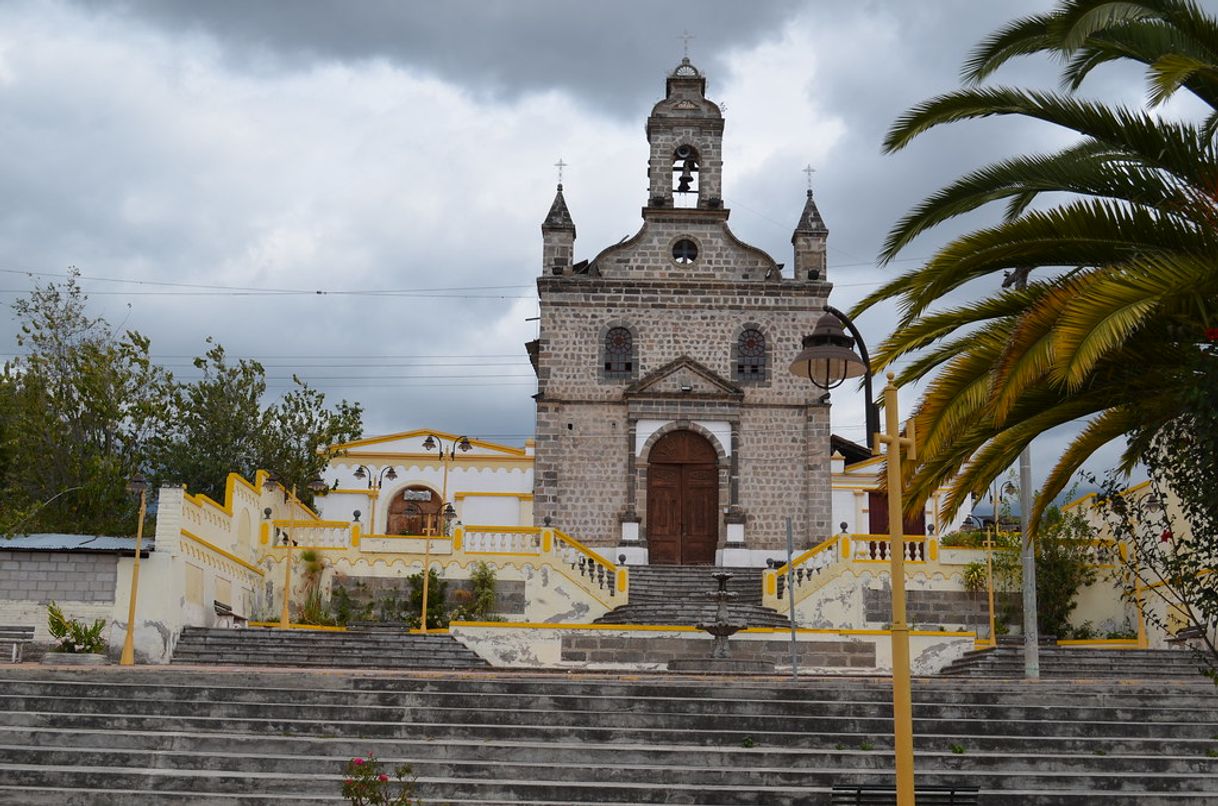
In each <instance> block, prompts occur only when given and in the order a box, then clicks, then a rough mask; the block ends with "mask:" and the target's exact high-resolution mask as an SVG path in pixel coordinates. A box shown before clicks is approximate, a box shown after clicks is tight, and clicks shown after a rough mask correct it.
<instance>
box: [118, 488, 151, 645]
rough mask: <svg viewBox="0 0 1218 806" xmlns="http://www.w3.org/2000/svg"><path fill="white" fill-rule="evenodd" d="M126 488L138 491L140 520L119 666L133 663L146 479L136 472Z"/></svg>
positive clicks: (136, 530) (145, 507)
mask: <svg viewBox="0 0 1218 806" xmlns="http://www.w3.org/2000/svg"><path fill="white" fill-rule="evenodd" d="M127 490H128V492H132V493H139V496H140V520H139V524H138V525H137V526H136V527H135V562H133V563H132V564H131V594H130V601H129V602H127V635H126V637H124V638H123V652H122V654H121V655H120V656H119V659H118V662H119V665H120V666H133V665H134V664H135V597H136V596H137V595H138V593H139V590H140V549H141V548H142V547H143V543H144V515H145V514H147V512H148V480H147V479H146V478H144V477H143V476H141V475H138V474H137V475H136V476H134V477H133V478H132V479H131V481H129V482H128V483H127Z"/></svg>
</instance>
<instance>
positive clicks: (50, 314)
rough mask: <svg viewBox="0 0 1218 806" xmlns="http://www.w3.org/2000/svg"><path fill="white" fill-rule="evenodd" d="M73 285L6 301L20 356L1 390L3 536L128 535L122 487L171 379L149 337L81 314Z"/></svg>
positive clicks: (130, 527)
mask: <svg viewBox="0 0 1218 806" xmlns="http://www.w3.org/2000/svg"><path fill="white" fill-rule="evenodd" d="M77 278H78V274H77V273H76V272H75V271H73V272H70V273H69V275H68V280H67V282H66V283H63V284H62V285H57V284H55V283H48V284H47V285H45V286H37V287H35V289H34V290H33V291H32V292H31V293H30V296H29V297H28V298H26V299H20V300H18V301H17V302H16V303H14V304H13V310H14V312H15V313H16V315H17V320H18V322H19V323H20V331H19V333H18V335H17V345H18V346H19V347H21V348H24V349H25V350H26V352H25V354H24V355H21V356H20V357H19V358H18V359H17V360H16V361H15V362H14V363H13V365H12V366H11V367H10V368H9V369H8V371H7V372H6V377H5V380H4V382H3V384H0V401H2V402H0V405H2V406H3V407H4V414H5V417H4V423H5V425H4V427H3V442H2V446H3V447H2V448H0V457H2V458H0V470H2V472H3V477H2V478H0V496H2V500H3V503H4V506H3V511H4V512H5V513H8V515H6V517H4V518H3V519H2V522H0V530H2V531H4V532H6V533H7V532H16V531H20V532H31V531H57V532H86V533H96V534H130V533H133V532H134V530H135V518H136V512H137V506H136V504H135V502H134V501H133V499H132V497H131V496H130V495H129V494H128V493H127V490H126V486H127V481H128V479H129V478H130V477H131V476H132V475H134V474H135V473H136V472H138V471H139V470H141V469H142V467H143V449H144V445H145V443H146V441H147V438H148V434H149V433H150V431H151V430H152V429H153V428H155V426H156V423H157V422H158V418H159V413H160V410H161V408H162V407H161V405H160V401H161V399H162V397H163V393H164V389H165V386H166V383H167V382H168V376H167V375H166V373H165V372H164V371H163V370H162V369H161V368H159V367H157V366H155V365H154V364H153V363H152V361H151V360H150V358H149V354H148V340H147V339H146V338H144V337H143V336H141V335H139V334H138V333H135V332H132V331H128V332H126V333H123V334H121V335H120V334H116V333H115V332H114V331H113V330H112V329H111V327H110V325H109V323H107V322H106V320H105V319H103V318H100V317H99V318H92V317H90V316H89V315H88V313H87V311H86V303H87V297H86V296H85V294H84V292H83V291H82V290H81V288H80V286H79V284H78V283H77Z"/></svg>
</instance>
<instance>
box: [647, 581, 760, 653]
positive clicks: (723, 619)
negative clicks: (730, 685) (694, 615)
mask: <svg viewBox="0 0 1218 806" xmlns="http://www.w3.org/2000/svg"><path fill="white" fill-rule="evenodd" d="M711 577H712V578H713V579H714V580H715V581H716V582H717V583H719V587H718V588H717V589H716V590H713V591H708V592H707V593H706V594H704V595H705V596H706V598H708V599H711V600H713V601H714V602H716V604H717V606H716V608H715V620H714V621H710V622H704V623H702V624H699V625H698V629H700V630H705V631H706V632H708V633H710V634H711V635H712V636H714V639H715V640H714V642H713V643H712V644H711V654H710V657H708V658H677V659H674V660H671V661H669V662H668V669H669V671H672V672H702V673H707V672H709V673H715V674H773V673H774V664H773V663H770V662H768V661H763V660H756V659H745V658H733V657H732V656H731V651H730V650H729V648H728V643H727V641H728V639H729V638H731V637H732V636H733V635H735V634H736V633H738V632H740V631H741V630H743V629H744V628H745V627H747V626H748V625H746V624H742V623H740V622H733V621H730V620H729V619H728V616H729V614H728V607H727V606H728V603H729V602H731V601H732V600H734V599H735V598H736V594H735V593H733V592H732V591H729V590H728V589H727V583H728V581H729V580H730V579H731V578H732V575H731V574H729V573H727V572H726V571H719V572H717V573H714V574H711Z"/></svg>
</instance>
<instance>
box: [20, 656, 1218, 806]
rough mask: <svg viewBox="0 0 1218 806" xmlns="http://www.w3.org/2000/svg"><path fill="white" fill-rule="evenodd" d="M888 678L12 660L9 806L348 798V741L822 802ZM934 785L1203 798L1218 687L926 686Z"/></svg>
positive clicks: (1106, 796)
mask: <svg viewBox="0 0 1218 806" xmlns="http://www.w3.org/2000/svg"><path fill="white" fill-rule="evenodd" d="M890 697H891V691H890V689H889V687H888V685H887V683H886V681H883V680H874V679H844V678H834V679H812V680H808V679H805V680H801V681H798V682H791V681H788V680H778V679H774V680H769V681H749V682H740V681H732V680H723V679H715V680H708V679H705V678H696V677H686V678H682V677H674V676H665V677H662V678H661V677H656V678H654V679H641V680H640V679H638V678H637V677H631V678H630V679H619V678H613V677H606V676H591V675H589V676H584V677H575V676H570V675H562V676H556V675H553V676H552V675H542V674H532V675H526V674H508V673H503V672H464V673H454V672H448V673H443V674H437V673H431V674H427V673H420V672H415V673H411V674H401V673H395V674H393V675H387V674H383V673H382V674H375V673H363V674H361V673H358V672H342V673H337V672H334V671H330V672H326V673H322V672H310V671H307V670H306V671H301V670H297V671H292V672H276V671H252V670H242V671H239V672H235V671H220V670H199V669H187V668H173V667H168V668H167V667H160V668H135V669H119V668H117V667H109V668H102V669H91V670H88V671H84V672H80V671H67V670H49V669H46V668H40V667H25V668H9V669H3V670H0V804H5V806H17V805H18V804H19V805H20V806H39V805H40V804H56V806H59V805H60V804H152V803H168V802H173V803H175V804H183V805H185V806H203V805H204V804H226V805H231V804H266V803H342V802H343V801H341V800H340V799H339V797H338V792H339V786H340V782H341V777H342V770H343V767H344V764H345V763H346V761H347V760H348V759H349V758H351V757H352V756H356V755H359V756H368V755H376V756H377V757H379V758H381V759H382V760H385V761H387V762H391V763H393V764H396V763H398V762H400V761H403V760H404V761H407V762H409V763H410V764H412V765H413V767H414V771H415V773H416V774H417V775H418V789H417V795H418V796H419V797H420V798H421V799H422V800H423V802H425V803H427V804H439V803H450V804H453V806H474V804H477V806H494V805H497V804H507V803H515V804H534V806H542V804H545V805H547V806H557V805H558V804H568V805H569V804H644V803H684V804H703V806H709V805H710V804H767V806H795V804H800V805H801V806H802V805H803V804H822V803H828V800H829V798H828V792H829V789H830V787H832V786H833V785H834V784H850V783H890V782H891V781H892V751H891V743H890V742H891V739H890V730H891V722H890V715H891V708H890V705H889V703H890ZM914 717H915V731H916V734H917V738H916V744H917V770H918V781H919V782H920V783H921V784H924V785H957V786H970V785H971V786H977V787H979V788H980V789H981V790H982V792H981V803H983V804H987V806H1016V804H1018V805H1019V806H1066V805H1067V804H1071V805H1072V806H1073V805H1074V804H1088V803H1104V804H1105V806H1134V804H1137V805H1138V806H1158V805H1159V804H1163V805H1164V806H1194V805H1196V806H1200V804H1212V803H1214V793H1216V792H1218V758H1214V757H1213V756H1215V755H1218V697H1216V696H1215V690H1214V687H1213V685H1212V684H1211V683H1209V682H1208V681H1203V682H1201V683H1195V682H1184V681H1161V680H1160V681H1155V682H1154V683H1153V684H1144V685H1141V684H1128V683H1127V684H1123V685H1121V686H1111V685H1095V684H1085V685H1083V684H1073V683H1064V682H1058V683H1054V682H1042V683H1040V684H1036V685H1027V684H1023V683H1020V682H1014V681H1003V682H1001V683H998V682H991V681H969V680H950V681H949V680H943V679H941V678H936V679H924V680H918V681H915V686H914Z"/></svg>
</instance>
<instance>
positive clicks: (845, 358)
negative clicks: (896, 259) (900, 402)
mask: <svg viewBox="0 0 1218 806" xmlns="http://www.w3.org/2000/svg"><path fill="white" fill-rule="evenodd" d="M825 311H826V313H825V315H824V316H822V317H821V318H820V321H819V322H817V323H816V329H815V330H813V332H812V335H811V336H806V337H804V340H803V350H802V351H801V352H800V353H799V355H798V356H796V358H795V360H794V361H793V362H791V367H790V370H791V373H792V374H793V375H796V376H798V377H800V378H807V379H808V380H810V381H812V383H813V384H815V385H816V386H817V387H818V388H820V389H824V390H826V391H828V390H830V389H834V388H836V387H838V386H840V385H841V384H842V383H843V382H844V381H845V380H846V379H847V378H857V377H859V376H862V377H863V385H864V388H865V390H866V394H867V441H868V445H867V447H868V448H869V449H870V450H871V451H872V452H873V453H876V454H878V453H880V446H881V445H882V444H883V445H887V446H888V452H887V457H888V462H887V464H888V531H889V535H890V540H891V541H892V542H891V549H890V550H889V552H888V556H889V559H890V563H891V565H890V571H889V573H890V574H891V576H892V627H891V630H890V632H891V635H892V721H893V747H894V749H895V762H896V783H897V803H898V804H900V806H914V755H913V696H912V694H911V691H910V680H909V678H910V670H909V625H908V624H907V623H906V620H905V535H904V523H903V520H904V519H903V517H902V515H903V512H902V507H901V503H902V500H903V498H904V495H903V492H902V477H901V450H902V448H904V449H906V450H907V451H908V454H909V458H910V459H915V458H916V451H915V447H914V445H915V442H914V438H913V437H914V433H913V430H914V429H913V422H912V421H911V422H910V424H909V427H908V435H907V436H904V437H902V436H901V422H900V419H899V415H898V413H897V387H896V385H895V384H894V383H893V381H894V379H895V377H896V376H895V375H893V373H892V372H889V373H888V384H887V385H886V386H885V387H884V415H885V420H886V421H887V422H886V426H887V427H886V431H887V433H886V434H881V433H879V416H878V412H877V411H876V410H875V404H874V402H873V401H872V397H871V361H870V359H869V358H868V357H867V348H866V346H865V345H864V344H863V338H862V335H861V334H860V333H859V332H858V329H857V328H856V327H855V326H854V323H853V322H851V321H850V319H849V317H847V316H846V315H845V314H843V313H841V312H840V311H838V310H836V309H834V308H830V307H829V306H826V307H825ZM842 325H845V326H846V327H848V328H849V329H850V332H851V333H852V334H854V338H853V339H851V338H850V337H848V336H847V335H846V334H845V331H843V330H842ZM856 344H857V345H858V348H859V352H860V353H862V355H861V356H860V355H858V354H856V353H855V352H854V350H853V349H851V348H852V347H854V346H855V345H856Z"/></svg>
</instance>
